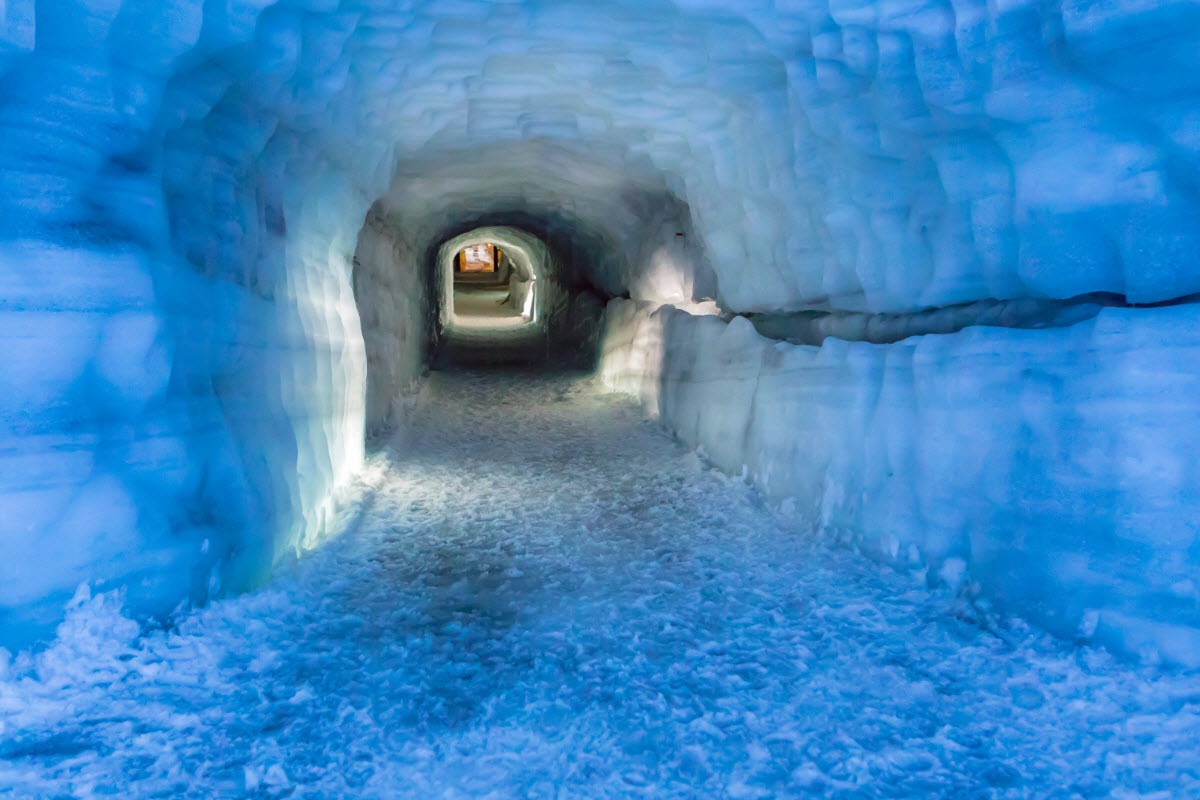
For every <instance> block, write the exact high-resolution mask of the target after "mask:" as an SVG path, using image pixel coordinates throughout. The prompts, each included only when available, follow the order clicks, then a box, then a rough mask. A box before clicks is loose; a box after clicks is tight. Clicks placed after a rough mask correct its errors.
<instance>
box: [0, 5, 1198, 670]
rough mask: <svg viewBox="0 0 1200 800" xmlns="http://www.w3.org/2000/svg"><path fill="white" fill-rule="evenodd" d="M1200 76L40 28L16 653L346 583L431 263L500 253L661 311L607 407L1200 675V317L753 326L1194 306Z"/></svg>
mask: <svg viewBox="0 0 1200 800" xmlns="http://www.w3.org/2000/svg"><path fill="white" fill-rule="evenodd" d="M1198 44H1200V17H1198V15H1197V13H1196V11H1195V8H1194V7H1193V6H1192V5H1191V4H1188V3H1178V2H1168V1H1167V0H1163V1H1162V2H1154V1H1151V2H1113V3H1100V4H1095V3H1080V2H1046V3H1028V2H1024V1H1023V0H1011V1H1006V2H1001V3H990V4H989V3H982V2H971V1H970V0H955V2H952V3H933V4H928V3H926V4H921V3H904V2H900V3H882V2H865V3H843V2H834V1H833V0H827V2H820V0H786V2H785V1H783V0H781V1H780V2H760V1H759V0H720V1H719V2H718V1H716V0H674V1H673V2H669V1H668V0H662V2H644V1H643V0H636V1H635V0H589V1H588V2H533V1H532V0H529V1H526V2H504V3H498V2H485V1H484V0H454V1H453V2H447V1H446V0H287V1H286V2H270V0H222V1H221V2H211V0H210V1H209V2H205V1H204V0H169V2H156V1H154V2H152V1H151V0H60V1H59V2H46V3H42V2H38V3H34V2H33V1H32V0H15V2H13V1H11V0H10V2H7V3H4V4H3V5H2V6H0V138H2V140H3V143H4V144H3V147H2V148H0V187H2V188H3V191H2V192H0V238H2V239H3V246H2V247H0V286H2V287H3V293H2V300H0V302H2V303H3V306H2V307H0V340H2V341H0V389H2V390H3V391H0V496H2V497H3V498H4V501H5V508H6V509H8V511H9V513H7V514H5V515H4V516H3V518H0V541H3V542H4V547H5V558H4V559H3V560H2V562H3V565H2V566H0V570H2V572H0V640H2V641H5V642H8V643H21V642H27V641H29V640H30V639H32V638H34V637H36V636H38V635H40V634H42V633H44V632H46V631H47V630H50V628H51V627H52V625H53V623H54V621H55V620H56V619H58V618H59V617H60V616H61V609H62V607H63V604H64V603H65V602H66V601H67V600H68V599H69V598H70V597H72V596H74V594H75V591H76V588H77V586H78V585H79V584H80V583H81V582H83V581H91V582H93V583H95V584H96V586H97V588H98V589H104V588H108V587H112V586H124V587H125V589H126V591H127V593H128V597H129V600H130V602H131V604H132V605H134V606H136V607H137V608H139V609H144V610H153V611H160V612H161V611H164V610H169V609H171V608H173V607H175V606H176V605H177V604H178V603H179V602H181V601H185V600H193V601H199V600H203V599H204V598H206V597H207V596H208V595H210V594H212V593H214V592H225V591H232V590H237V589H240V588H245V587H249V586H252V585H255V584H256V583H258V582H260V581H261V580H262V579H263V577H264V576H265V575H266V574H268V573H269V571H270V569H271V568H272V566H273V565H274V564H277V563H279V562H280V561H281V560H282V559H284V558H285V557H286V556H287V554H288V553H291V552H293V551H295V550H297V549H303V548H306V547H309V546H311V545H313V544H315V543H316V542H318V541H320V540H321V539H322V538H323V537H324V536H326V535H327V534H328V533H329V532H330V531H331V530H332V529H334V528H335V527H336V524H337V523H336V521H337V520H338V519H339V508H340V504H341V498H342V493H343V491H344V490H345V487H347V486H348V485H350V483H351V481H352V479H353V476H354V475H355V474H357V473H358V471H359V470H360V469H361V468H362V465H363V460H364V445H363V441H364V432H365V431H366V430H372V431H374V430H376V429H378V428H381V427H386V426H388V425H391V424H395V423H396V422H397V420H398V419H399V418H400V417H402V416H403V413H404V411H403V409H404V397H405V396H406V395H409V394H411V393H412V392H413V391H414V389H415V387H416V386H417V384H418V383H419V380H420V376H421V374H422V370H423V369H424V365H425V361H426V359H427V355H428V347H427V346H428V341H429V339H430V337H433V336H436V334H437V329H438V321H437V304H438V302H437V301H438V297H437V293H436V291H434V288H435V287H434V285H433V283H432V279H431V276H430V275H429V268H430V266H429V265H430V264H432V263H433V262H434V261H435V259H436V254H437V250H438V248H439V247H440V246H441V245H442V244H444V243H445V242H446V241H447V240H449V239H451V238H453V237H454V236H457V235H459V234H462V233H464V232H466V231H469V230H472V229H475V228H479V227H481V226H485V225H505V226H510V227H518V228H522V229H523V230H526V231H527V232H529V233H531V234H533V235H534V236H536V237H537V238H538V239H540V240H542V241H543V242H545V243H546V244H547V247H548V248H549V249H550V250H552V251H553V252H554V253H555V254H557V255H556V260H555V264H556V269H557V270H559V274H558V275H556V276H555V280H557V281H559V282H561V284H562V285H563V286H564V287H569V288H570V289H571V290H572V291H576V290H578V291H581V292H582V291H583V290H586V291H587V292H588V293H589V295H595V296H597V297H600V296H602V297H605V298H628V303H638V304H643V305H640V306H634V307H632V308H633V309H634V310H630V308H631V307H628V306H627V305H626V304H625V303H624V302H617V303H616V304H614V305H612V306H611V307H610V310H609V327H608V334H607V335H608V337H609V342H608V344H607V345H606V349H607V351H608V353H609V355H610V360H609V361H608V362H606V363H607V364H608V366H609V371H608V373H607V374H608V376H609V377H610V378H611V379H612V381H613V385H614V386H618V385H619V386H621V387H624V388H626V389H636V390H637V391H638V392H639V393H640V394H641V395H642V396H643V398H645V401H646V403H647V404H648V406H649V407H651V408H653V409H655V410H657V411H659V412H661V415H662V418H663V419H664V420H665V421H666V422H667V423H668V424H669V425H671V426H672V427H674V428H676V430H678V431H679V432H680V435H681V436H683V437H684V438H685V439H686V440H688V441H689V442H692V443H694V444H697V445H702V446H703V448H704V449H705V451H706V452H707V453H709V455H710V456H711V457H712V458H714V459H715V460H716V461H717V463H719V464H720V465H721V466H723V467H725V468H728V469H731V470H733V471H735V472H738V471H741V470H742V468H743V465H744V466H745V467H746V469H747V473H748V474H750V475H752V476H753V478H754V479H755V480H756V481H757V482H758V483H759V484H760V485H761V486H762V487H764V490H765V491H766V492H767V494H768V495H770V496H772V497H773V498H776V499H780V501H781V502H783V501H785V500H786V501H790V502H791V504H792V507H794V508H796V509H798V511H799V513H800V515H801V517H802V518H803V519H804V520H805V521H810V522H814V523H819V524H824V525H827V526H830V527H834V528H841V527H845V528H846V529H847V530H848V531H849V535H850V536H851V537H857V539H858V540H860V541H862V542H863V543H864V546H866V547H867V548H868V549H870V550H871V551H872V552H876V553H879V554H883V555H886V557H887V558H889V559H892V560H901V559H907V558H910V554H914V553H915V555H914V556H911V557H912V558H913V559H914V560H915V561H917V562H920V563H925V564H927V565H928V566H931V567H934V568H935V569H933V570H932V571H931V573H930V574H932V575H936V574H937V568H940V566H942V565H944V564H945V563H947V561H946V560H947V559H954V558H957V559H961V560H962V561H963V563H964V564H965V565H966V571H965V575H966V576H967V577H966V578H965V579H964V580H967V581H968V582H975V583H978V584H979V585H980V586H981V588H983V589H984V590H985V591H986V592H988V593H990V596H992V597H994V598H995V599H998V600H1000V601H1003V602H1008V603H1011V604H1012V605H1013V607H1015V608H1017V609H1018V610H1020V611H1021V612H1022V613H1026V614H1029V615H1031V616H1033V617H1036V618H1038V619H1040V620H1043V621H1044V622H1045V623H1046V624H1048V625H1050V626H1051V627H1052V628H1055V629H1056V630H1061V631H1063V632H1066V631H1068V630H1069V629H1072V628H1073V627H1074V626H1075V625H1076V624H1082V625H1083V627H1084V628H1085V629H1087V631H1088V635H1089V636H1096V637H1100V638H1102V639H1103V640H1105V641H1109V642H1111V643H1113V644H1114V645H1115V646H1118V647H1120V648H1122V649H1125V650H1130V651H1139V652H1140V651H1145V652H1158V653H1159V654H1160V655H1164V656H1165V657H1167V658H1171V659H1175V660H1181V661H1184V662H1192V661H1195V660H1196V659H1197V658H1198V656H1197V652H1200V651H1198V650H1197V648H1196V645H1195V638H1196V631H1197V630H1198V628H1197V616H1196V614H1197V612H1196V609H1197V601H1198V598H1197V594H1196V592H1197V589H1196V585H1197V583H1200V581H1198V580H1197V579H1196V578H1195V572H1196V565H1197V556H1196V552H1197V544H1196V535H1195V532H1194V530H1193V529H1189V527H1188V525H1187V520H1190V519H1192V518H1194V517H1195V513H1194V512H1195V509H1196V505H1197V502H1198V498H1200V494H1198V493H1197V492H1196V491H1195V490H1194V488H1192V487H1194V486H1195V480H1194V478H1195V477H1196V476H1195V458H1194V456H1193V453H1194V452H1195V450H1194V449H1193V448H1191V446H1190V444H1191V442H1192V441H1193V439H1194V438H1195V430H1196V429H1197V425H1196V423H1195V422H1194V418H1195V412H1196V411H1197V410H1200V409H1197V403H1198V402H1200V401H1198V400H1197V397H1198V395H1197V394H1196V392H1194V391H1193V389H1194V386H1193V384H1194V379H1193V377H1192V375H1193V371H1194V368H1193V367H1192V366H1191V365H1190V363H1189V354H1190V353H1191V352H1192V350H1191V348H1192V344H1191V341H1192V338H1193V336H1194V330H1195V325H1194V321H1193V317H1192V311H1191V307H1190V306H1188V305H1180V306H1177V307H1169V308H1162V307H1155V308H1119V309H1106V310H1103V311H1100V312H1099V314H1098V315H1097V316H1095V317H1094V318H1092V319H1091V320H1085V321H1083V322H1079V323H1078V324H1076V325H1073V326H1068V327H1062V328H1056V329H1054V330H1029V331H1014V330H1002V329H998V328H979V327H968V328H966V329H964V330H963V331H960V332H958V333H953V334H949V335H946V336H926V337H922V338H920V339H919V340H905V341H900V342H894V343H891V344H886V345H868V344H865V343H855V342H845V341H840V340H827V341H826V343H825V344H824V345H823V346H822V347H821V348H819V349H813V348H805V347H803V346H799V347H797V346H792V345H776V344H773V343H770V342H766V341H764V340H762V339H761V338H757V335H756V334H754V332H753V331H752V330H751V328H750V326H749V324H748V323H746V321H745V320H744V319H740V318H738V317H737V315H739V314H747V313H751V312H763V313H771V312H778V313H782V314H788V313H793V312H800V311H832V312H856V313H861V314H864V315H868V317H869V316H870V315H875V314H880V313H892V314H908V313H913V312H919V311H922V310H926V309H931V308H934V309H936V308H942V307H945V306H948V305H952V304H964V305H970V304H973V303H978V302H981V301H996V302H1004V301H1008V300H1013V301H1018V302H1019V301H1023V300H1027V299H1032V300H1047V299H1049V300H1054V299H1064V298H1075V297H1080V296H1086V295H1091V294H1095V293H1107V294H1110V295H1113V296H1116V297H1118V298H1120V299H1121V303H1120V304H1121V305H1126V306H1128V305H1130V304H1136V305H1145V304H1157V303H1160V302H1166V301H1174V300H1177V299H1180V298H1187V297H1189V296H1192V295H1195V294H1197V293H1200V270H1197V269H1196V266H1195V253H1196V252H1197V249H1198V248H1197V245H1198V244H1200V228H1198V227H1197V226H1196V224H1195V220H1196V219H1197V218H1200V217H1198V212H1200V207H1198V204H1200V199H1198V195H1197V192H1196V189H1195V183H1196V181H1195V178H1196V169H1197V165H1198V163H1200V162H1198V158H1197V155H1198V153H1200V112H1198V111H1197V105H1196V102H1195V101H1196V93H1197V90H1198V89H1200V86H1198V85H1197V81H1198V80H1200V79H1198V78H1197V76H1198V75H1200V70H1197V69H1195V66H1196V64H1195V53H1196V52H1197V45H1198ZM558 255H561V256H563V257H561V258H559V257H557V256H558ZM579 296H583V295H579ZM705 301H707V303H705ZM571 302H572V303H573V302H574V301H571ZM664 304H670V305H671V306H674V307H677V308H679V309H686V310H688V311H690V312H694V313H691V314H690V316H680V315H681V314H684V313H685V311H682V310H679V311H664V312H662V313H660V314H658V315H657V316H655V315H653V314H650V313H649V312H650V310H652V309H653V308H656V307H658V306H661V305H664ZM572 307H573V306H572ZM713 311H720V312H721V314H720V315H717V314H714V313H710V312H713ZM700 312H704V313H700ZM572 313H573V312H570V311H568V316H571V315H572ZM580 316H581V315H578V314H577V315H575V317H577V318H578V317H580ZM583 316H585V315H583ZM634 317H636V324H635V325H634V328H635V329H630V328H629V327H628V326H626V325H624V324H622V323H621V320H627V321H631V324H633V323H632V319H633V318H634ZM731 319H732V321H731ZM576 322H578V319H575V320H574V322H570V321H569V322H568V327H569V326H570V325H572V324H575V323H576ZM622 348H628V350H623V349H622ZM613 359H615V361H614V360H613ZM617 362H620V365H619V366H613V365H614V364H615V363H617ZM755 437H757V438H755ZM973 442H974V444H972V443H973ZM981 442H982V443H983V444H981ZM984 445H986V447H987V448H989V449H987V451H986V455H987V458H988V459H989V460H988V461H987V463H986V464H985V465H984V467H980V466H978V465H977V464H976V463H975V462H973V461H972V453H969V452H967V451H968V449H969V448H971V447H975V448H976V449H980V448H982V447H983V446H984ZM864 493H865V494H866V495H867V496H866V498H865V499H864V497H863V495H864ZM785 494H786V495H787V497H783V495H785ZM1100 595H1104V596H1100ZM1081 620H1082V621H1083V622H1082V623H1081V622H1080V621H1081Z"/></svg>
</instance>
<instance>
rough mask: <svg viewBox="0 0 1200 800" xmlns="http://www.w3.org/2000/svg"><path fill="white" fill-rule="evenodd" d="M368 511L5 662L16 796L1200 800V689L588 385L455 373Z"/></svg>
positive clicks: (419, 411)
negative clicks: (1062, 626) (920, 567)
mask: <svg viewBox="0 0 1200 800" xmlns="http://www.w3.org/2000/svg"><path fill="white" fill-rule="evenodd" d="M360 491H361V497H362V500H361V515H360V516H359V517H358V519H357V521H356V522H355V523H353V524H352V525H351V526H350V527H349V528H348V529H347V530H346V531H345V532H344V533H343V534H342V535H341V536H340V537H338V538H337V539H335V540H333V541H331V542H329V543H327V544H325V545H324V546H322V547H320V548H318V549H316V550H314V551H312V552H309V553H307V554H305V556H304V557H303V558H301V559H300V560H299V561H297V562H295V563H293V564H290V565H288V566H286V567H284V568H282V569H281V570H280V571H279V572H278V573H277V575H276V577H275V578H274V580H273V581H272V582H271V583H269V584H268V585H267V586H265V587H263V588H261V589H260V590H258V591H255V592H252V593H249V594H245V595H242V596H238V597H231V598H227V599H223V600H220V601H217V602H214V603H212V604H211V605H210V606H208V607H207V608H204V609H201V610H196V611H191V612H188V613H184V614H182V615H180V616H179V617H178V619H177V620H176V624H175V626H174V627H172V628H171V629H169V630H165V631H164V630H155V631H147V630H143V629H140V628H139V626H138V624H136V623H134V622H133V621H131V620H129V619H127V618H125V617H123V616H122V615H121V613H120V611H119V598H116V597H114V596H110V595H98V596H91V595H90V594H89V593H88V592H86V591H81V592H80V594H79V595H78V596H77V598H76V601H75V602H74V604H73V608H72V610H71V612H70V614H69V616H68V620H67V622H66V623H65V624H64V625H63V627H62V629H61V631H60V635H59V638H58V639H57V640H56V641H55V642H54V643H53V645H52V646H51V647H49V649H46V650H45V651H43V652H41V653H39V654H37V655H36V656H30V655H28V654H26V655H22V656H20V657H17V658H15V659H10V658H5V659H0V796H3V797H20V798H26V797H46V798H51V797H102V796H110V795H112V796H118V797H137V798H142V797H169V798H240V797H256V798H257V797H262V798H267V797H292V798H325V797H348V798H349V797H353V798H390V797H397V798H401V797H413V798H433V797H438V798H466V797H486V798H551V797H554V798H587V797H656V798H658V797H667V798H689V797H714V798H721V797H728V798H768V797H777V798H782V797H837V798H858V797H862V798H867V797H921V798H926V797H935V798H936V797H944V798H975V797H979V798H984V797H1062V798H1068V797H1085V798H1098V797H1117V798H1125V797H1161V798H1183V797H1200V677H1197V676H1195V675H1191V676H1189V675H1187V674H1179V673H1171V672H1167V671H1161V672H1160V671H1159V670H1158V669H1156V668H1155V667H1152V666H1137V665H1133V664H1129V663H1126V662H1121V661H1118V660H1116V659H1114V658H1113V657H1111V656H1109V655H1108V654H1106V653H1105V652H1104V651H1099V650H1092V649H1081V648H1077V647H1075V646H1073V645H1071V644H1070V643H1066V642H1061V641H1058V640H1053V639H1051V638H1049V637H1047V636H1045V635H1043V634H1040V633H1038V632H1037V631H1035V630H1032V629H1030V628H1028V627H1026V626H1024V625H1022V624H1020V623H1018V622H1014V621H1007V622H1001V621H996V620H986V619H984V618H983V617H982V616H981V614H980V613H979V612H977V611H976V610H975V609H974V607H973V606H972V605H971V603H970V602H969V601H968V600H966V599H963V598H958V597H954V596H951V595H949V594H946V593H944V592H938V591H930V590H927V589H926V588H925V582H924V580H923V576H922V575H920V574H916V573H911V574H910V573H904V572H897V571H895V570H893V569H892V568H890V567H888V568H885V567H882V566H879V565H876V564H874V563H872V562H870V561H869V560H867V559H865V558H863V557H861V556H858V555H855V554H854V553H852V552H850V551H848V550H846V549H843V548H840V547H838V546H836V545H835V544H834V543H831V542H828V541H826V540H825V539H823V538H821V537H819V536H816V535H814V534H813V533H811V532H808V531H801V530H789V529H787V528H786V527H784V526H783V524H782V523H781V522H780V521H778V520H777V519H776V518H775V517H773V515H772V514H771V512H770V511H769V510H768V509H767V508H765V507H764V506H763V505H762V503H761V502H760V500H759V499H758V497H757V496H756V494H755V493H754V491H753V490H751V489H750V488H749V487H748V486H747V485H746V484H745V483H744V482H743V481H741V480H739V479H734V478H728V477H726V476H724V475H722V474H720V473H718V472H716V471H714V470H712V469H709V468H707V467H706V466H705V465H704V464H703V463H702V462H701V460H700V459H699V458H698V457H697V456H696V455H694V454H691V453H688V452H687V451H685V450H684V449H683V448H682V447H681V446H680V445H679V444H677V443H675V442H674V441H673V440H672V439H671V438H670V437H669V436H668V435H667V434H666V433H664V432H663V431H662V430H661V429H659V428H658V427H657V426H656V425H655V424H653V423H649V422H645V421H643V420H642V419H641V418H640V416H639V415H638V413H637V411H636V410H635V409H634V408H633V407H632V406H631V405H629V404H628V403H627V401H625V400H623V399H618V398H616V397H613V396H606V395H602V394H599V393H598V392H596V391H595V388H594V384H593V383H592V382H591V381H590V380H588V379H577V378H569V377H554V378H548V377H536V376H505V375H496V374H492V375H486V374H481V375H445V374H436V373H435V374H434V376H433V377H432V378H431V380H430V382H429V384H428V386H427V387H426V389H425V391H424V393H423V395H422V398H421V401H420V403H419V406H418V407H417V408H416V409H415V410H414V412H413V416H412V425H411V426H409V427H407V428H406V429H405V430H404V431H402V432H400V433H398V434H397V435H396V436H395V438H394V439H393V440H391V442H390V443H388V444H387V445H386V447H384V448H383V450H382V451H381V453H380V454H379V455H377V456H376V457H374V458H373V459H372V460H371V462H370V465H369V468H368V470H367V471H366V474H365V475H364V477H363V480H362V485H361V487H360Z"/></svg>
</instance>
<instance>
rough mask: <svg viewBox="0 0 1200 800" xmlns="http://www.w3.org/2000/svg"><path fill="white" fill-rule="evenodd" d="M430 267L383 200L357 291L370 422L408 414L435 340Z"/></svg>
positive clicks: (361, 249)
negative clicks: (431, 335) (405, 411)
mask: <svg viewBox="0 0 1200 800" xmlns="http://www.w3.org/2000/svg"><path fill="white" fill-rule="evenodd" d="M427 273H428V269H427V265H426V264H425V263H424V258H423V254H418V253H416V252H414V250H413V245H412V243H411V242H410V241H409V240H408V238H407V237H405V236H404V233H403V229H402V228H400V227H398V226H397V225H395V224H392V223H391V222H389V220H388V219H387V217H386V215H385V213H384V212H383V211H382V209H381V208H379V207H378V206H376V207H373V208H372V209H371V212H370V213H369V214H367V221H366V223H365V224H364V225H363V228H362V231H361V232H360V233H359V234H358V247H357V249H356V250H355V253H354V297H355V300H356V302H357V306H358V314H359V319H360V321H361V324H362V336H363V345H364V350H365V352H366V358H367V388H366V425H367V430H368V431H372V432H373V431H379V430H382V429H385V428H387V427H389V426H391V425H396V424H398V423H399V422H400V421H401V420H402V418H403V406H404V400H405V398H409V397H412V396H414V395H415V394H416V391H417V384H418V382H419V381H420V378H421V376H422V373H423V372H424V367H425V357H426V354H427V350H428V342H429V330H428V328H429V321H430V320H429V311H428V309H429V296H428V291H427V290H428V284H429V279H428V274H427Z"/></svg>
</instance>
